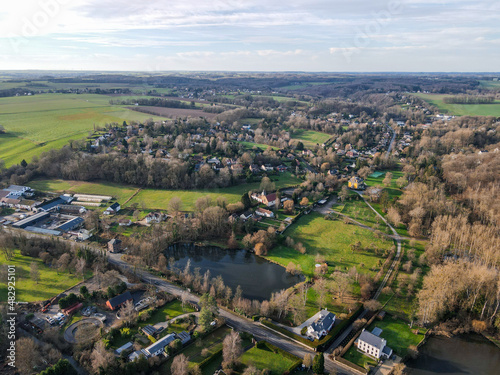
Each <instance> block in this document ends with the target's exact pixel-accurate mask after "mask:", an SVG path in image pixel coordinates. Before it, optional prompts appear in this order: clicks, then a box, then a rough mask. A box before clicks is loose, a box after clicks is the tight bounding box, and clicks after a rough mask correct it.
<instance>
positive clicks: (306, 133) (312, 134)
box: [292, 130, 331, 147]
mask: <svg viewBox="0 0 500 375" xmlns="http://www.w3.org/2000/svg"><path fill="white" fill-rule="evenodd" d="M330 138H331V135H329V134H326V133H321V132H317V131H314V130H295V131H294V133H293V135H292V139H296V140H299V141H301V142H302V143H303V144H304V146H306V147H314V146H316V144H320V145H321V144H322V143H325V142H326V141H328V140H329V139H330Z"/></svg>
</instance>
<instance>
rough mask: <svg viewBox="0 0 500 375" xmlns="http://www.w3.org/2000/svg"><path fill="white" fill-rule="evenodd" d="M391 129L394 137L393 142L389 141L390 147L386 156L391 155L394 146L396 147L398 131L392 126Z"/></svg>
mask: <svg viewBox="0 0 500 375" xmlns="http://www.w3.org/2000/svg"><path fill="white" fill-rule="evenodd" d="M390 129H391V130H392V139H391V142H390V143H389V148H388V149H387V153H386V156H389V155H390V153H391V151H392V148H393V147H394V140H395V139H396V132H395V131H394V129H393V128H390Z"/></svg>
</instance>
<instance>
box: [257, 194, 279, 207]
mask: <svg viewBox="0 0 500 375" xmlns="http://www.w3.org/2000/svg"><path fill="white" fill-rule="evenodd" d="M251 197H252V199H254V200H256V201H257V202H259V203H262V204H265V205H266V206H267V207H272V206H274V205H275V200H276V193H272V194H266V192H265V191H263V192H262V193H261V194H257V193H253V194H252V196H251Z"/></svg>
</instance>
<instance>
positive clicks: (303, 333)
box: [300, 327, 307, 336]
mask: <svg viewBox="0 0 500 375" xmlns="http://www.w3.org/2000/svg"><path fill="white" fill-rule="evenodd" d="M306 332H307V327H302V329H301V330H300V334H301V335H302V336H305V334H306Z"/></svg>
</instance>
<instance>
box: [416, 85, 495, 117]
mask: <svg viewBox="0 0 500 375" xmlns="http://www.w3.org/2000/svg"><path fill="white" fill-rule="evenodd" d="M492 83H493V82H492ZM413 95H415V96H418V97H419V98H421V99H423V100H425V101H426V102H427V103H429V104H432V105H434V106H435V107H437V108H438V109H439V110H440V111H441V112H444V113H448V114H450V115H456V116H496V117H498V116H500V101H498V100H497V101H495V102H494V103H492V104H448V103H444V102H443V98H445V97H448V96H450V95H442V94H413Z"/></svg>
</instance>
